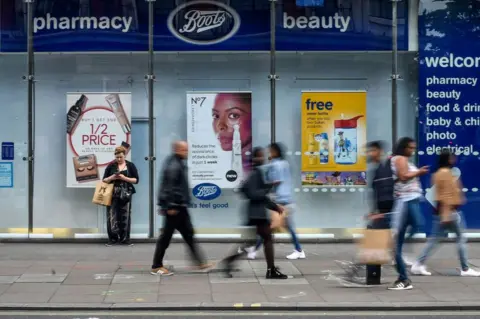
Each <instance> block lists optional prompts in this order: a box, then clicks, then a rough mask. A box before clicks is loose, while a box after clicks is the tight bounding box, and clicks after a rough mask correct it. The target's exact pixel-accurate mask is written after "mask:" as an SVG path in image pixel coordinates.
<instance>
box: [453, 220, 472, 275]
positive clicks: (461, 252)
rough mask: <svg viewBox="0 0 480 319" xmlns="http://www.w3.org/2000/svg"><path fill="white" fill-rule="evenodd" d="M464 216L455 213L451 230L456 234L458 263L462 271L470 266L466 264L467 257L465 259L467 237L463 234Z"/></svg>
mask: <svg viewBox="0 0 480 319" xmlns="http://www.w3.org/2000/svg"><path fill="white" fill-rule="evenodd" d="M464 225H465V224H464V218H463V216H462V214H461V213H460V212H458V213H457V216H456V219H455V221H454V222H453V223H452V227H451V228H452V231H453V232H454V233H455V235H456V236H457V250H458V257H459V258H460V265H461V267H462V271H468V269H469V268H470V267H469V266H468V261H467V260H468V259H467V249H466V243H467V238H466V237H465V235H464V234H463V230H464V229H465V228H464Z"/></svg>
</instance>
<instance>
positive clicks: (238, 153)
mask: <svg viewBox="0 0 480 319" xmlns="http://www.w3.org/2000/svg"><path fill="white" fill-rule="evenodd" d="M232 170H234V171H235V172H237V174H238V180H241V179H242V176H243V165H242V140H241V138H240V126H239V125H238V124H235V125H234V126H233V140H232Z"/></svg>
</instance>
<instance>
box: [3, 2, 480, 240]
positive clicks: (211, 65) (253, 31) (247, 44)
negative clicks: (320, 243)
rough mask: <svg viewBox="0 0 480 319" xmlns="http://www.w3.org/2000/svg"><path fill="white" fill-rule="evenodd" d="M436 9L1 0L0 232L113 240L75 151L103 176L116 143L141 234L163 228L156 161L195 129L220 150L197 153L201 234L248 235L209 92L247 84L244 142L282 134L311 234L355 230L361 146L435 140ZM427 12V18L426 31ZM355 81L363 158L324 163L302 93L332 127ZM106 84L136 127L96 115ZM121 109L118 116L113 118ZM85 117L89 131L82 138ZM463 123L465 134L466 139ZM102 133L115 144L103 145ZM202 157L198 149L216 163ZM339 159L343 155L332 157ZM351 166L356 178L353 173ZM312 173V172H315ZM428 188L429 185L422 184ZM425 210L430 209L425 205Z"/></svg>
mask: <svg viewBox="0 0 480 319" xmlns="http://www.w3.org/2000/svg"><path fill="white" fill-rule="evenodd" d="M423 2H424V3H423ZM446 2H448V1H446ZM432 3H435V4H432ZM436 5H437V3H436V1H435V2H434V1H430V0H428V1H427V0H425V1H421V3H418V1H415V0H410V1H407V0H403V1H394V2H390V1H383V0H361V1H358V0H322V1H318V0H317V1H314V0H309V1H307V0H305V1H300V0H297V1H295V0H283V1H280V0H278V1H268V0H258V1H253V0H252V1H245V0H242V1H235V0H221V1H220V0H218V1H217V0H215V1H206V0H205V1H201V0H198V1H179V0H176V1H175V0H170V1H144V0H136V1H135V0H132V1H125V0H124V1H112V0H109V1H101V0H96V1H82V0H65V1H62V2H55V1H49V0H43V1H42V0H35V1H25V2H23V1H16V0H4V1H2V2H1V3H0V17H1V20H0V26H1V29H0V34H1V40H0V70H1V71H0V83H1V85H0V97H1V101H2V102H3V106H2V110H3V113H2V114H3V115H2V117H1V119H0V136H1V141H0V142H1V143H2V161H1V162H0V166H1V168H2V171H1V173H2V176H1V180H2V185H1V186H2V188H0V200H1V202H2V205H1V208H0V211H1V215H2V216H3V218H2V221H1V222H0V236H1V237H3V238H9V237H12V238H15V237H17V238H19V237H20V238H27V237H29V238H79V239H80V238H98V237H105V233H106V231H105V208H104V207H101V206H95V205H94V204H92V195H93V190H94V189H93V188H92V185H93V187H94V185H95V181H90V182H89V183H87V184H85V183H82V182H79V175H78V174H77V175H72V174H74V173H72V172H71V169H72V167H74V166H72V158H75V157H78V156H81V155H86V154H88V153H89V152H90V153H95V152H98V153H96V159H97V161H99V163H98V164H99V174H98V175H101V172H102V165H100V164H105V163H106V162H107V161H108V159H106V157H105V156H107V155H106V154H107V153H106V151H107V150H111V147H113V146H118V145H119V144H120V143H121V142H122V141H128V142H129V144H131V152H130V156H131V160H132V161H133V162H134V163H135V164H136V166H137V168H138V169H139V173H140V183H139V185H138V186H137V194H136V195H135V197H134V199H133V209H132V238H148V237H153V236H155V235H156V234H157V233H158V231H159V228H161V225H162V217H160V216H158V215H157V214H156V192H157V188H158V176H159V174H160V170H161V166H162V165H161V164H162V161H163V160H164V159H165V158H166V157H167V156H168V155H169V153H170V150H171V146H170V145H171V143H172V141H174V140H178V139H185V140H188V141H189V143H190V149H191V151H192V150H195V148H208V147H211V148H212V149H213V151H212V152H213V153H215V152H220V149H222V151H223V153H221V152H220V153H218V154H217V155H215V156H216V157H215V161H208V163H207V162H205V163H200V161H195V158H191V159H190V160H189V167H190V171H191V172H192V171H193V172H194V173H190V179H191V182H192V187H193V189H192V192H193V193H192V194H193V195H197V196H196V198H195V204H194V208H192V218H193V222H194V225H195V226H196V227H197V228H198V230H197V232H198V236H199V237H200V238H213V239H217V238H218V239H221V238H240V228H239V227H240V225H241V223H242V213H241V209H242V200H241V198H240V196H239V195H238V194H237V193H236V192H235V187H234V184H229V181H230V180H229V177H228V174H226V175H225V174H224V173H223V172H224V171H227V173H228V172H229V171H230V170H229V169H228V167H230V166H228V165H227V164H225V165H227V166H228V167H226V168H225V169H224V168H223V166H222V165H224V163H226V162H228V163H230V158H233V157H232V155H231V153H232V152H233V150H232V146H231V145H230V146H228V145H227V146H224V147H222V145H220V144H221V142H222V138H221V137H220V138H218V139H217V137H219V136H220V133H219V131H218V130H216V128H215V127H216V126H215V125H216V124H215V122H214V120H213V119H212V117H213V118H215V111H214V112H213V113H214V114H211V112H212V106H214V105H215V101H216V99H217V98H216V97H215V96H218V94H219V93H225V92H227V93H229V94H237V93H238V94H239V93H242V94H244V95H248V99H249V101H250V102H249V103H250V104H249V106H248V107H249V111H248V112H247V113H249V114H248V118H247V120H246V122H244V123H243V122H242V123H240V122H238V123H237V122H235V124H241V125H243V126H242V127H241V128H240V135H241V136H242V138H243V139H246V138H245V136H249V137H250V138H251V145H253V146H266V145H268V144H269V143H270V142H271V141H272V140H275V141H280V142H282V143H284V144H285V146H286V147H287V148H288V151H289V152H288V157H289V161H290V163H291V165H292V174H293V180H294V192H295V201H296V203H297V206H298V213H297V215H296V217H295V220H296V224H297V225H296V226H297V228H298V229H299V233H300V234H301V237H303V238H314V239H315V238H318V239H322V238H327V239H331V238H352V235H354V234H355V233H356V229H358V228H359V227H362V224H363V221H362V218H363V215H364V214H365V213H367V212H368V192H367V189H366V187H365V186H363V185H362V183H361V182H358V181H360V180H361V179H362V178H363V179H365V172H366V171H367V164H366V163H365V162H364V159H365V157H364V153H363V150H362V145H364V143H365V142H366V141H368V140H377V139H380V140H386V141H388V142H391V141H392V139H395V138H396V137H400V136H404V135H409V136H417V135H418V136H419V141H420V145H419V150H420V151H422V150H424V149H422V147H423V146H425V147H427V146H428V145H429V144H428V143H430V141H432V140H434V139H433V138H432V139H429V140H428V141H427V140H424V139H422V138H423V137H422V136H426V135H428V134H426V133H422V132H424V131H422V130H426V129H427V127H426V123H427V119H426V118H423V120H422V116H424V115H422V114H418V112H417V110H419V111H420V113H422V107H423V106H424V104H423V103H424V102H423V101H425V103H427V101H426V100H425V99H424V93H425V92H426V91H425V90H426V88H425V87H424V86H423V83H426V82H425V81H424V82H422V83H420V82H421V81H423V80H422V76H424V75H423V74H426V73H422V65H423V64H419V60H418V56H419V54H420V56H421V55H422V42H421V41H422V36H424V35H425V34H427V35H428V36H431V32H430V33H429V32H426V33H422V30H425V29H426V28H427V26H429V25H430V23H431V21H430V20H428V19H425V22H424V20H422V12H423V13H424V14H427V15H428V13H430V12H436V14H440V11H441V10H444V11H445V10H447V9H448V10H450V9H451V8H447V9H445V8H443V7H441V6H440V7H438V8H436V7H435V6H436ZM432 7H435V8H432ZM426 10H427V11H426ZM392 12H396V13H397V16H396V18H392V17H395V15H394V14H393V13H392ZM425 12H426V13H425ZM419 13H420V16H419ZM419 18H420V19H419ZM424 18H425V17H424ZM430 19H437V20H439V19H441V18H440V17H435V16H432V17H430ZM426 20H428V21H426ZM476 21H477V22H478V18H477V20H476ZM419 23H424V24H423V26H424V27H423V29H422V25H419ZM419 35H420V38H419ZM472 37H474V35H473V36H472ZM424 38H425V40H424V41H429V40H428V37H424ZM477 39H478V35H477ZM450 45H452V44H451V43H450ZM442 50H447V49H445V48H442ZM419 69H420V72H419ZM469 70H472V71H474V70H475V69H472V68H469ZM477 70H478V69H477ZM477 73H478V72H477ZM431 76H432V75H428V74H426V75H425V77H431ZM352 92H361V93H362V94H364V97H363V101H364V102H359V103H358V105H361V104H362V103H363V106H359V107H360V109H359V111H358V114H359V115H361V116H362V118H361V119H360V120H359V123H361V124H359V128H358V130H355V141H356V145H358V146H357V147H355V152H356V153H355V154H357V153H358V154H357V155H356V159H355V161H354V162H355V165H356V166H355V168H354V169H353V168H351V169H348V168H347V169H343V168H342V167H345V166H335V165H336V164H335V165H334V164H332V165H330V164H328V165H327V166H328V168H327V169H324V168H322V166H321V165H320V160H319V159H318V158H317V159H313V160H312V161H310V157H311V156H310V155H306V153H307V152H311V154H314V155H317V154H318V153H319V150H318V149H306V148H305V147H307V146H305V145H306V144H308V143H309V142H308V134H310V133H311V132H310V131H309V130H308V129H307V126H308V125H309V124H308V122H309V121H311V119H310V120H309V119H308V114H307V113H305V112H303V111H302V108H303V107H304V105H305V103H304V102H305V101H306V100H308V99H310V101H311V102H312V101H313V100H315V97H316V96H317V97H318V100H316V103H317V104H316V105H317V107H318V106H319V105H320V104H318V103H319V102H324V103H327V102H329V101H334V102H333V103H334V104H335V105H341V106H339V107H340V109H339V111H337V113H335V114H336V115H335V116H336V117H335V119H333V120H331V121H332V124H331V125H333V121H334V120H339V119H343V116H345V119H348V118H349V117H350V113H351V112H350V111H351V109H350V108H349V106H348V101H349V95H348V94H350V93H352ZM82 94H84V95H85V96H86V97H87V98H88V101H89V103H93V104H88V105H89V107H91V108H95V110H93V111H92V112H88V113H89V114H90V115H85V114H86V113H85V114H84V115H83V121H81V122H79V123H80V124H78V126H76V127H75V129H72V131H74V130H76V132H77V133H78V132H84V134H82V135H78V134H74V133H72V132H69V125H70V124H72V123H69V122H68V121H67V120H66V115H67V112H68V110H69V109H70V108H71V106H72V105H73V104H74V103H75V102H76V101H78V99H79V98H80V96H81V95H82ZM112 94H113V95H115V96H117V95H116V94H119V95H118V96H121V98H122V103H123V109H124V113H125V115H126V117H127V118H128V121H129V126H130V129H128V130H123V131H122V129H116V128H110V127H108V126H107V124H108V123H107V122H108V121H109V120H108V118H109V117H108V116H104V115H105V114H102V113H101V112H103V111H102V110H104V111H105V107H107V108H108V105H109V104H108V103H107V102H108V101H107V102H105V101H106V100H108V96H110V95H112ZM315 94H317V95H315ZM339 94H340V95H341V96H340V97H336V96H338V95H339ZM201 99H204V100H205V101H206V103H207V104H208V103H210V105H209V106H208V107H207V108H206V109H207V110H206V111H205V112H207V113H208V114H207V113H205V114H204V113H201V114H200V115H199V113H195V112H198V110H200V109H195V110H196V111H194V108H195V107H196V106H194V105H193V104H192V103H194V102H193V101H200V100H201ZM335 99H337V100H335ZM95 101H99V102H98V103H97V102H95ZM342 101H343V102H342ZM95 103H96V104H95ZM101 103H104V104H102V106H98V105H97V104H101ZM195 103H196V102H195ZM342 103H343V104H342ZM419 103H420V107H418V106H419ZM472 103H473V102H472ZM207 104H206V105H207ZM425 105H426V104H425ZM199 107H200V106H199ZM362 107H363V109H361V108H362ZM342 108H343V110H345V111H342ZM319 111H320V110H319ZM93 114H96V115H93ZM109 114H110V113H109ZM332 114H333V113H332ZM212 115H213V116H212ZM353 116H355V114H352V117H353ZM393 117H395V119H396V120H395V121H393V120H392V118H393ZM443 117H444V118H446V116H443ZM452 117H453V116H452ZM419 118H420V120H421V123H420V124H419V120H418V119H419ZM87 120H91V121H92V122H88V121H87ZM111 120H112V121H114V122H116V121H117V120H118V121H119V122H121V121H122V120H120V118H119V117H118V115H117V113H115V115H112V116H111ZM329 120H330V119H327V121H329ZM101 121H107V122H105V127H103V126H99V125H96V124H98V123H100V122H101ZM202 121H203V122H202ZM235 121H237V120H235ZM90 123H93V124H92V127H91V128H92V131H91V132H90V133H85V132H87V131H86V130H89V129H90ZM245 123H246V124H245ZM100 124H101V125H104V124H103V122H102V123H100ZM120 124H122V123H120ZM230 124H231V123H230ZM66 127H67V134H65V129H66ZM122 127H124V126H122ZM212 127H213V131H212ZM335 127H336V126H335ZM194 128H196V129H194ZM207 128H208V129H207ZM331 129H332V132H330V131H328V134H330V135H328V134H326V135H325V136H327V135H328V136H329V138H330V144H331V145H334V139H335V138H338V137H337V136H338V134H337V131H335V130H334V129H333V126H332V127H331ZM328 130H330V126H329V128H328ZM425 132H426V131H425ZM439 132H440V131H439ZM442 132H443V131H442ZM475 132H476V131H475ZM316 133H317V135H319V136H320V135H321V134H320V133H323V132H316ZM419 133H420V134H419ZM468 134H470V133H468ZM468 134H467V135H465V138H464V139H465V141H464V142H465V143H470V142H468V138H469V136H470V135H468ZM75 135H77V136H75ZM317 135H315V136H317ZM85 136H87V137H85ZM321 136H324V135H321ZM462 136H463V135H462ZM106 139H109V140H108V142H105V143H104V141H106ZM208 139H212V140H208ZM243 139H242V143H243ZM316 141H317V142H319V141H318V140H316ZM445 141H446V140H442V142H445ZM227 142H228V143H230V142H231V140H229V141H227ZM447 142H448V141H447ZM102 143H103V144H108V146H109V147H104V148H103V149H102V150H100V149H99V148H98V147H99V145H100V146H101V144H102ZM202 143H204V144H202ZM216 143H220V144H218V145H217V144H216ZM228 143H227V144H228ZM462 143H463V142H462ZM214 144H215V145H214ZM304 144H305V145H304ZM436 145H440V144H439V142H438V141H437V144H436ZM472 145H473V144H472ZM332 147H334V146H332ZM475 147H476V145H473V146H472V149H474V148H475ZM307 148H308V147H307ZM244 151H245V150H242V153H245V154H247V153H248V150H247V152H244ZM357 151H358V152H357ZM424 151H425V154H426V149H425V150H424ZM102 152H103V153H102ZM100 153H102V154H100ZM207 153H208V152H207ZM199 154H200V153H199ZM201 154H202V156H204V157H202V159H205V158H209V157H208V156H207V155H205V154H206V153H205V152H204V153H201ZM245 154H244V155H245ZM309 154H310V153H309ZM425 154H423V155H424V156H423V157H422V154H420V153H419V156H418V158H417V160H419V161H420V162H422V161H423V162H426V163H430V162H432V161H434V159H433V156H426V155H425ZM477 154H478V153H477ZM247 155H248V154H247ZM427 155H428V154H427ZM430 155H431V154H430ZM309 156H310V157H309ZM317 157H318V156H317ZM111 159H112V160H113V152H112V154H111ZM243 159H244V160H245V158H243ZM472 159H473V158H472ZM475 160H478V159H476V158H475ZM74 161H75V159H74ZM315 161H317V162H315ZM329 161H333V162H334V163H337V164H338V162H335V161H334V160H333V158H332V159H330V160H329ZM362 161H363V162H362ZM100 162H101V163H100ZM242 162H243V161H242ZM232 163H233V160H232ZM315 163H317V164H319V165H316V164H315ZM328 163H330V162H328ZM362 163H363V164H362ZM432 163H433V162H432ZM340 164H342V163H340ZM340 164H339V165H340ZM74 165H75V164H74ZM202 165H203V166H202ZM232 165H233V164H232ZM309 165H310V166H309ZM469 165H472V164H471V163H470V164H469ZM75 167H76V166H75ZM324 167H326V166H324ZM351 167H353V166H351ZM220 169H221V170H222V173H220V175H219V176H216V175H215V174H217V173H218V170H220ZM337 171H339V172H340V173H345V174H347V175H348V177H346V178H343V177H342V179H341V180H340V179H339V180H338V182H332V181H327V180H322V176H321V175H322V174H323V173H325V174H327V175H329V176H330V175H332V174H333V173H336V172H337ZM195 172H196V173H195ZM204 172H208V174H207V173H206V175H202V174H203V173H204ZM352 172H353V173H352ZM210 173H211V174H210ZM362 173H363V174H362ZM209 174H210V175H209ZM212 174H213V175H212ZM351 174H353V175H355V181H356V182H352V183H350V182H346V180H347V179H348V178H350V175H351ZM337 175H338V174H337ZM340 175H341V174H340ZM199 176H200V177H199ZM205 176H211V180H209V179H208V177H205ZM306 176H314V177H313V179H314V180H316V181H318V183H311V181H307V179H308V178H306ZM237 177H238V176H237ZM237 177H235V179H236V178H237ZM75 178H76V179H75ZM238 180H239V179H238ZM469 183H470V184H472V183H473V184H474V182H473V181H471V182H470V181H469ZM424 184H425V185H424V187H425V188H428V181H424ZM473 184H472V185H473ZM208 185H210V187H211V188H210V190H212V189H213V191H212V192H211V193H210V195H209V196H202V195H200V194H199V192H198V190H199V187H200V186H208ZM197 186H198V187H197ZM212 187H213V188H212ZM466 187H467V186H466ZM468 188H469V191H468V192H466V194H467V197H469V199H470V200H471V202H472V204H469V205H473V206H472V207H469V211H470V210H472V213H471V214H470V213H469V211H468V212H467V220H469V221H471V223H470V228H480V219H478V221H475V219H476V218H475V217H474V215H473V214H474V213H473V210H474V206H475V204H474V199H475V194H476V191H475V192H473V189H474V188H475V187H474V186H468ZM429 209H430V208H429V206H428V205H427V204H425V214H426V215H428V214H429V212H428V211H429ZM477 224H478V225H477Z"/></svg>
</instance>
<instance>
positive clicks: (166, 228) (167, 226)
mask: <svg viewBox="0 0 480 319" xmlns="http://www.w3.org/2000/svg"><path fill="white" fill-rule="evenodd" d="M176 223H177V216H170V215H167V214H166V215H165V217H164V221H163V230H162V234H161V235H160V236H159V237H158V240H157V245H156V247H155V253H154V255H153V264H152V271H153V270H157V269H160V268H163V257H164V256H165V251H166V250H167V248H168V246H170V241H171V240H172V236H173V233H174V232H175V227H176ZM162 271H164V270H162Z"/></svg>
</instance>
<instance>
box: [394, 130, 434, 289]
mask: <svg viewBox="0 0 480 319" xmlns="http://www.w3.org/2000/svg"><path fill="white" fill-rule="evenodd" d="M416 147H417V144H416V143H415V140H414V139H413V138H410V137H403V138H401V139H400V140H399V141H398V143H397V146H396V148H395V151H394V154H393V157H392V158H391V160H390V163H391V166H392V172H393V178H394V180H395V181H396V182H395V185H394V198H395V207H394V211H395V212H396V216H395V217H394V225H393V227H392V228H393V229H394V230H395V232H396V244H395V248H394V249H395V264H396V267H397V272H398V279H397V280H396V281H395V282H394V283H393V284H392V286H390V287H389V288H388V289H390V290H410V289H412V288H413V286H412V283H411V281H410V280H409V279H408V275H407V269H406V266H405V261H404V259H403V254H402V249H403V244H404V242H405V234H406V232H407V229H408V227H411V230H410V235H409V237H413V235H414V234H415V233H417V232H418V231H419V230H420V227H421V225H422V223H423V222H422V215H421V211H420V198H421V197H422V196H423V191H422V185H421V184H420V179H419V177H420V176H423V175H425V174H427V173H428V171H429V168H428V166H424V167H421V168H417V167H416V166H415V165H414V164H413V163H410V162H409V158H410V157H411V156H412V155H413V154H414V152H415V148H416Z"/></svg>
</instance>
